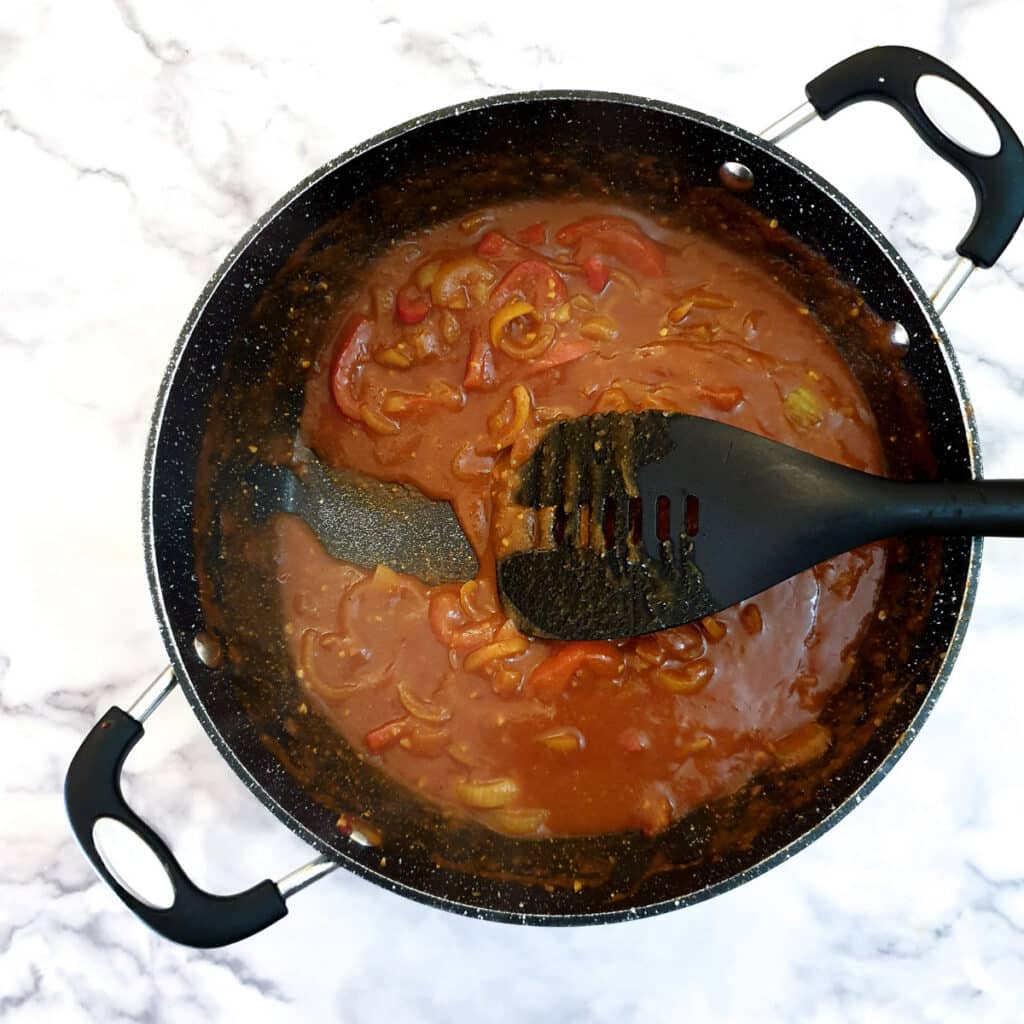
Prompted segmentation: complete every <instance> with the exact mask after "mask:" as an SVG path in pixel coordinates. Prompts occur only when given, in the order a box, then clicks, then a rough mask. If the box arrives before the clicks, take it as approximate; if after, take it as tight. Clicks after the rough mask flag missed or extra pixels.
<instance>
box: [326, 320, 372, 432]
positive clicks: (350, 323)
mask: <svg viewBox="0 0 1024 1024" xmlns="http://www.w3.org/2000/svg"><path fill="white" fill-rule="evenodd" d="M372 337H373V324H372V323H371V322H370V321H369V320H367V319H366V317H365V316H358V315H355V316H351V317H349V318H348V319H347V320H346V321H345V323H344V324H342V327H341V330H340V331H338V336H337V338H336V340H335V342H334V356H333V363H332V366H331V394H332V395H333V397H334V403H335V405H337V407H338V408H339V409H340V410H341V411H342V412H343V413H344V414H345V415H346V416H348V417H349V418H350V419H354V420H361V417H360V414H359V402H358V400H357V399H356V396H355V395H354V394H353V392H352V385H353V383H354V380H353V378H354V375H355V373H356V370H357V369H358V368H359V366H360V365H361V364H362V363H363V362H365V361H366V360H367V359H368V358H369V355H370V339H371V338H372Z"/></svg>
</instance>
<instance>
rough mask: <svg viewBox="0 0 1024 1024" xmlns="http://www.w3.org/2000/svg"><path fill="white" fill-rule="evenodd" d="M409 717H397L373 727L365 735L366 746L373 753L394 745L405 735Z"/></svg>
mask: <svg viewBox="0 0 1024 1024" xmlns="http://www.w3.org/2000/svg"><path fill="white" fill-rule="evenodd" d="M408 724H409V719H408V718H407V717H406V718H396V719H395V720H394V721H393V722H385V723H384V724H383V725H378V726H377V728H376V729H371V730H370V731H369V732H368V733H367V734H366V737H365V741H366V746H367V747H368V748H369V750H370V752H371V753H373V754H379V753H380V752H381V751H382V750H387V749H388V747H393V746H394V745H395V744H396V743H397V742H398V741H399V740H400V739H401V738H402V737H403V736H404V735H405V728H406V726H407V725H408Z"/></svg>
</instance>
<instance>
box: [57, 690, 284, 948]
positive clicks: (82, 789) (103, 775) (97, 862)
mask: <svg viewBox="0 0 1024 1024" xmlns="http://www.w3.org/2000/svg"><path fill="white" fill-rule="evenodd" d="M143 732H144V730H143V728H142V725H141V723H140V722H137V721H136V720H135V719H134V718H132V717H131V715H128V714H125V712H124V711H122V710H121V709H120V708H117V707H114V708H111V709H110V710H109V711H108V712H107V713H106V714H105V715H104V716H103V717H102V718H101V719H100V721H99V722H97V724H96V725H95V726H94V727H93V729H92V731H91V732H90V733H89V735H88V736H86V737H85V739H84V740H83V741H82V745H81V746H80V747H79V748H78V753H76V754H75V756H74V758H73V759H72V761H71V765H70V767H69V768H68V774H67V778H66V779H65V780H64V802H65V804H66V806H67V811H68V817H69V818H70V819H71V828H72V830H73V831H74V833H75V837H76V838H77V839H78V842H79V843H80V844H81V846H82V849H83V850H84V851H85V855H86V856H87V857H88V858H89V860H90V861H92V865H93V867H94V868H95V869H96V870H97V871H98V872H99V873H100V875H101V876H102V877H103V879H104V880H105V881H106V883H107V884H108V885H109V886H110V887H111V888H112V889H113V890H114V892H116V893H117V895H118V896H119V897H120V898H121V901H122V902H123V903H124V904H125V905H126V906H127V907H128V908H129V909H130V910H131V911H132V912H133V913H134V914H135V915H136V916H137V917H140V918H141V919H142V920H143V921H145V922H146V924H148V925H149V926H150V928H152V929H153V930H154V931H156V932H158V933H159V934H160V935H162V936H163V937H164V938H165V939H171V940H172V941H173V942H180V943H183V944H184V945H186V946H195V947H198V948H201V949H210V948H212V947H214V946H226V945H228V944H230V943H232V942H238V940H239V939H245V938H248V937H249V936H250V935H253V934H255V933H256V932H258V931H262V930H263V929H264V928H266V927H267V925H271V924H273V923H274V922H275V921H279V920H280V919H281V918H282V917H284V916H285V914H287V913H288V908H287V905H286V904H285V901H284V897H283V896H282V895H281V893H280V890H279V889H278V888H277V886H276V885H275V884H274V883H273V882H271V881H270V880H269V879H268V880H266V881H263V882H260V883H259V884H258V885H254V886H253V887H252V888H251V889H246V890H245V892H240V893H237V894H236V895H234V896H216V895H214V894H213V893H208V892H206V891H205V890H203V889H200V888H199V887H198V886H197V885H196V884H195V883H194V882H192V880H191V879H190V878H189V877H188V875H186V874H185V872H184V870H183V869H182V867H181V865H180V864H179V863H178V862H177V860H176V859H175V857H174V854H172V853H171V851H170V850H169V849H168V847H167V844H166V843H165V842H164V841H163V840H162V839H161V838H160V837H159V836H158V835H157V834H156V832H154V831H153V829H151V828H150V827H149V826H148V825H147V824H146V823H145V822H144V821H143V820H142V819H141V818H140V817H139V816H138V815H137V814H135V812H134V811H132V809H131V808H130V807H129V806H128V804H127V803H126V802H125V799H124V796H123V795H122V794H121V766H122V765H123V764H124V759H125V758H126V757H127V756H128V752H129V751H130V750H131V749H132V747H134V746H135V744H136V743H137V742H138V741H139V739H140V737H141V736H142V734H143ZM101 818H113V819H114V820H115V821H119V822H121V823H122V824H123V825H126V826H127V827H128V828H130V829H131V830H132V831H133V832H134V833H135V834H136V835H138V836H139V837H140V838H141V839H142V840H144V841H145V842H146V844H147V845H148V846H149V848H150V849H151V850H152V851H153V853H155V854H156V856H157V858H158V859H159V860H160V863H161V864H162V865H163V866H164V870H165V871H166V872H167V874H168V876H169V878H170V880H171V884H172V885H173V886H174V903H173V904H172V905H171V906H170V907H167V908H159V907H154V906H151V905H150V904H148V903H146V902H144V901H143V900H141V899H139V898H138V897H137V896H136V895H135V894H134V893H132V892H131V891H130V890H129V889H127V888H126V887H125V885H124V884H123V883H122V882H121V881H119V880H118V879H117V878H116V877H115V876H114V874H113V873H112V872H111V871H110V870H109V868H108V867H107V865H106V864H105V863H104V861H103V858H102V857H101V856H100V854H99V851H98V850H97V848H96V843H95V841H94V839H93V828H94V827H95V825H96V822H98V821H99V820H100V819H101Z"/></svg>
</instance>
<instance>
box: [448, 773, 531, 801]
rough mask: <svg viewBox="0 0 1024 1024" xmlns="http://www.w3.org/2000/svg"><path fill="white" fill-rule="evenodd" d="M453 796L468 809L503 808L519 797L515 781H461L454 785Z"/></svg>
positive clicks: (507, 779)
mask: <svg viewBox="0 0 1024 1024" xmlns="http://www.w3.org/2000/svg"><path fill="white" fill-rule="evenodd" d="M455 795H456V796H457V797H458V798H459V799H460V800H461V801H462V802H463V803H464V804H466V805H467V806H469V807H479V808H492V807H504V806H505V804H507V803H511V802H512V801H513V800H514V799H515V798H516V797H517V796H518V795H519V786H518V784H517V783H516V781H515V779H509V778H502V779H490V780H489V781H487V782H470V781H469V780H468V779H462V780H460V781H458V782H456V783H455Z"/></svg>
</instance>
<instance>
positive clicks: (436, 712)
mask: <svg viewBox="0 0 1024 1024" xmlns="http://www.w3.org/2000/svg"><path fill="white" fill-rule="evenodd" d="M397 690H398V699H399V700H400V701H401V702H402V707H403V708H405V710H406V711H408V712H409V714H410V715H412V716H413V718H419V719H420V720H421V721H424V722H447V721H448V719H449V718H451V717H452V713H451V711H449V710H448V708H446V707H442V706H441V705H440V704H433V703H431V702H430V701H429V700H424V699H423V698H422V697H417V696H416V694H415V693H413V692H412V691H411V690H410V689H409V688H408V687H407V686H406V685H405V683H399V684H398V686H397Z"/></svg>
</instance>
